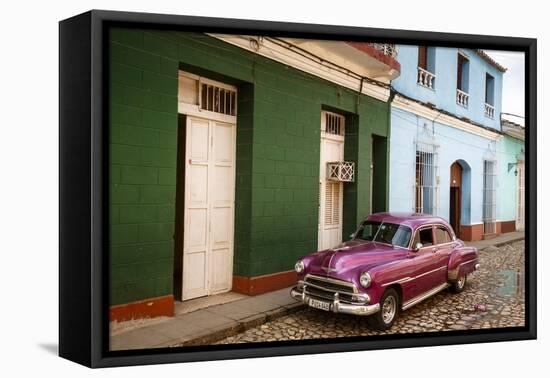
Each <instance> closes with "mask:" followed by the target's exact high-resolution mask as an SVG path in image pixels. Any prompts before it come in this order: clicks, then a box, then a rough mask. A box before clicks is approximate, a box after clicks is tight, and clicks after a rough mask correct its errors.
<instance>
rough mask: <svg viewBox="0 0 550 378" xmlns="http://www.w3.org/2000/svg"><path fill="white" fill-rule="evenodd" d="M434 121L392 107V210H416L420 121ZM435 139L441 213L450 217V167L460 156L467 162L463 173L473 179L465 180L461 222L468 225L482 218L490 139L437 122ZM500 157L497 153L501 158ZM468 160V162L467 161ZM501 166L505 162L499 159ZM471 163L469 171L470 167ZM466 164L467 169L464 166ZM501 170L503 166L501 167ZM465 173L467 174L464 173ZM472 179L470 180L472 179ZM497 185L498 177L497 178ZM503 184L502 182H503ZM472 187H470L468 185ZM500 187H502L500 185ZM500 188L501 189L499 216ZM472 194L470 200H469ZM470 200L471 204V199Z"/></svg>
mask: <svg viewBox="0 0 550 378" xmlns="http://www.w3.org/2000/svg"><path fill="white" fill-rule="evenodd" d="M424 123H427V124H428V125H429V127H431V125H432V121H431V120H428V119H425V118H423V117H420V116H417V115H415V114H413V113H410V112H407V111H404V110H401V109H396V108H394V107H392V110H391V138H390V161H391V164H390V175H389V176H390V193H389V196H390V203H389V208H390V210H391V211H412V210H413V207H414V191H413V187H414V182H415V154H416V145H415V140H416V138H417V125H420V126H422V125H423V124H424ZM434 131H435V140H436V143H437V144H438V145H439V148H438V162H439V164H438V165H439V205H438V208H439V210H438V215H440V216H442V217H444V218H445V219H447V220H448V219H449V200H450V198H449V197H450V194H449V191H450V169H451V165H452V164H453V163H454V162H455V161H457V160H459V161H460V163H461V164H462V165H463V173H464V174H466V175H469V180H464V182H463V184H462V196H463V199H464V202H463V204H464V203H465V205H463V206H462V213H461V223H462V224H464V225H468V224H476V223H481V222H482V201H483V193H482V188H483V161H484V158H485V157H487V156H488V155H487V154H488V152H489V151H488V146H489V142H490V140H489V139H486V138H483V137H480V136H477V135H474V134H471V133H466V132H464V131H461V130H458V129H456V128H453V127H450V126H446V125H443V124H441V123H438V122H435V124H434ZM498 158H499V156H498V154H497V159H498ZM464 163H466V164H464ZM497 164H498V167H501V165H502V164H501V162H500V161H498V162H497ZM467 167H469V169H470V171H469V174H468V172H466V171H467ZM464 168H466V169H464ZM498 169H499V172H500V171H501V170H502V169H501V168H498ZM463 177H464V176H463ZM468 181H469V182H468ZM497 185H499V184H498V178H497ZM500 186H502V185H500ZM468 187H469V188H468ZM497 188H500V187H499V186H497ZM500 196H501V194H500V192H498V193H497V216H498V204H499V197H500ZM468 197H469V201H468ZM468 202H469V204H470V205H469V206H467V203H468Z"/></svg>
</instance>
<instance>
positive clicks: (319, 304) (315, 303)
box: [309, 298, 330, 311]
mask: <svg viewBox="0 0 550 378" xmlns="http://www.w3.org/2000/svg"><path fill="white" fill-rule="evenodd" d="M309 306H310V307H313V308H317V309H319V310H323V311H330V303H329V302H323V301H319V300H317V299H311V298H310V299H309Z"/></svg>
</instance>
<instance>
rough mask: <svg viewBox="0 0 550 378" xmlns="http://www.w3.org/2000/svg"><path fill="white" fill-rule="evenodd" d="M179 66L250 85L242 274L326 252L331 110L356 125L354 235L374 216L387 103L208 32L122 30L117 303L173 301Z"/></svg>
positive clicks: (114, 158) (242, 110)
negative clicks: (322, 176)
mask: <svg viewBox="0 0 550 378" xmlns="http://www.w3.org/2000/svg"><path fill="white" fill-rule="evenodd" d="M179 68H181V69H184V70H186V71H190V72H193V73H197V74H200V75H203V76H205V77H209V78H211V79H215V80H220V81H224V82H227V83H229V84H234V85H236V86H237V87H238V88H239V104H238V108H239V115H238V119H237V178H236V180H237V182H236V200H235V201H236V204H235V252H234V274H235V275H240V276H248V277H250V276H258V275H263V274H269V273H274V272H279V271H287V270H290V269H292V268H293V265H294V262H295V261H296V259H297V258H298V257H300V256H302V255H304V254H306V253H309V252H311V251H314V250H316V247H317V218H318V194H319V193H318V191H319V177H318V176H319V143H320V122H321V120H320V113H321V109H322V108H325V107H328V108H330V109H331V110H338V111H341V112H344V113H345V114H346V115H347V117H348V118H350V119H352V120H354V121H353V122H355V124H354V126H351V125H353V122H352V123H350V130H348V134H347V135H346V138H347V139H346V143H349V146H348V145H346V152H345V154H346V159H350V160H353V161H356V162H357V166H356V182H355V183H353V184H345V195H344V235H348V234H349V233H350V232H351V231H353V229H354V228H355V226H356V224H357V222H358V221H359V220H361V219H362V218H363V217H364V216H365V215H367V212H368V209H369V200H370V199H369V190H368V189H369V182H370V177H369V175H370V170H369V167H370V160H371V154H372V151H371V148H372V141H371V137H372V134H376V135H381V136H386V133H387V130H388V122H389V116H388V110H389V108H388V104H386V103H384V102H381V101H378V100H375V99H373V98H370V97H368V96H363V95H360V99H358V95H357V94H356V93H354V92H353V91H350V90H347V89H345V88H342V87H339V86H337V85H335V84H332V83H329V82H327V81H324V80H321V79H319V78H316V77H314V76H311V75H308V74H305V73H303V72H301V71H298V70H295V69H293V68H290V67H287V66H285V65H282V64H280V63H277V62H274V61H271V60H268V59H266V58H263V57H260V56H257V55H255V54H252V53H250V52H247V51H244V50H242V49H240V48H237V47H234V46H231V45H229V44H226V43H224V42H221V41H219V40H216V39H214V38H212V37H209V36H206V35H202V34H191V33H179V32H165V31H162V32H160V31H144V30H136V29H113V30H112V32H111V35H110V75H111V77H110V138H111V140H110V153H111V156H110V170H111V182H110V188H111V191H110V201H111V203H110V205H111V206H110V212H111V224H110V253H111V304H119V303H127V302H131V301H135V300H139V299H144V298H150V297H155V296H161V295H168V294H172V287H173V282H172V274H173V270H174V266H173V264H174V263H173V259H174V243H173V235H174V217H175V193H176V170H175V167H176V145H177V124H178V122H177V73H178V69H179ZM350 230H351V231H350Z"/></svg>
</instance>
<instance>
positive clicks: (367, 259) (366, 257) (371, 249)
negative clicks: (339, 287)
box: [307, 239, 407, 281]
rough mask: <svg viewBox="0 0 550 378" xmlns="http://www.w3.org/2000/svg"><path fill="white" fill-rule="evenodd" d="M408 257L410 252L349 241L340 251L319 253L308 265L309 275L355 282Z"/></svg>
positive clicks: (335, 249)
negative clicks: (365, 273)
mask: <svg viewBox="0 0 550 378" xmlns="http://www.w3.org/2000/svg"><path fill="white" fill-rule="evenodd" d="M406 256H407V250H406V249H404V248H399V247H394V246H391V245H387V244H383V243H377V242H372V241H365V240H357V239H354V240H350V241H347V242H344V243H342V244H340V245H338V246H337V247H334V248H331V249H327V250H325V251H321V252H317V253H315V254H314V255H313V259H312V260H311V261H310V262H309V264H308V267H307V273H309V274H315V275H320V276H324V277H331V278H337V279H344V280H347V281H350V280H351V281H355V280H356V279H357V277H358V275H359V274H361V273H362V272H364V271H367V270H369V269H370V268H372V267H373V266H376V265H379V264H386V263H389V262H391V261H395V260H399V259H402V258H405V257H406Z"/></svg>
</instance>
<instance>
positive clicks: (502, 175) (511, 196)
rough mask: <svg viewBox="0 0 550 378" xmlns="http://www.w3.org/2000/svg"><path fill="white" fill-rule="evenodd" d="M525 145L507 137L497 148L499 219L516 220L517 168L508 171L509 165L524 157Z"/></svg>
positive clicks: (513, 167) (520, 141)
mask: <svg viewBox="0 0 550 378" xmlns="http://www.w3.org/2000/svg"><path fill="white" fill-rule="evenodd" d="M524 150H525V143H524V142H523V141H522V140H519V139H516V138H512V137H510V136H508V135H505V136H504V137H503V138H502V139H501V141H500V142H499V146H498V147H497V151H498V152H499V153H498V156H497V158H498V170H499V173H498V176H497V177H498V192H497V201H498V206H497V211H498V213H497V219H498V220H499V221H511V220H515V219H516V206H517V177H516V175H515V174H514V171H515V170H516V166H515V165H514V166H512V167H511V169H510V170H508V164H509V163H512V164H513V163H517V161H518V157H521V156H523V151H524Z"/></svg>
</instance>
